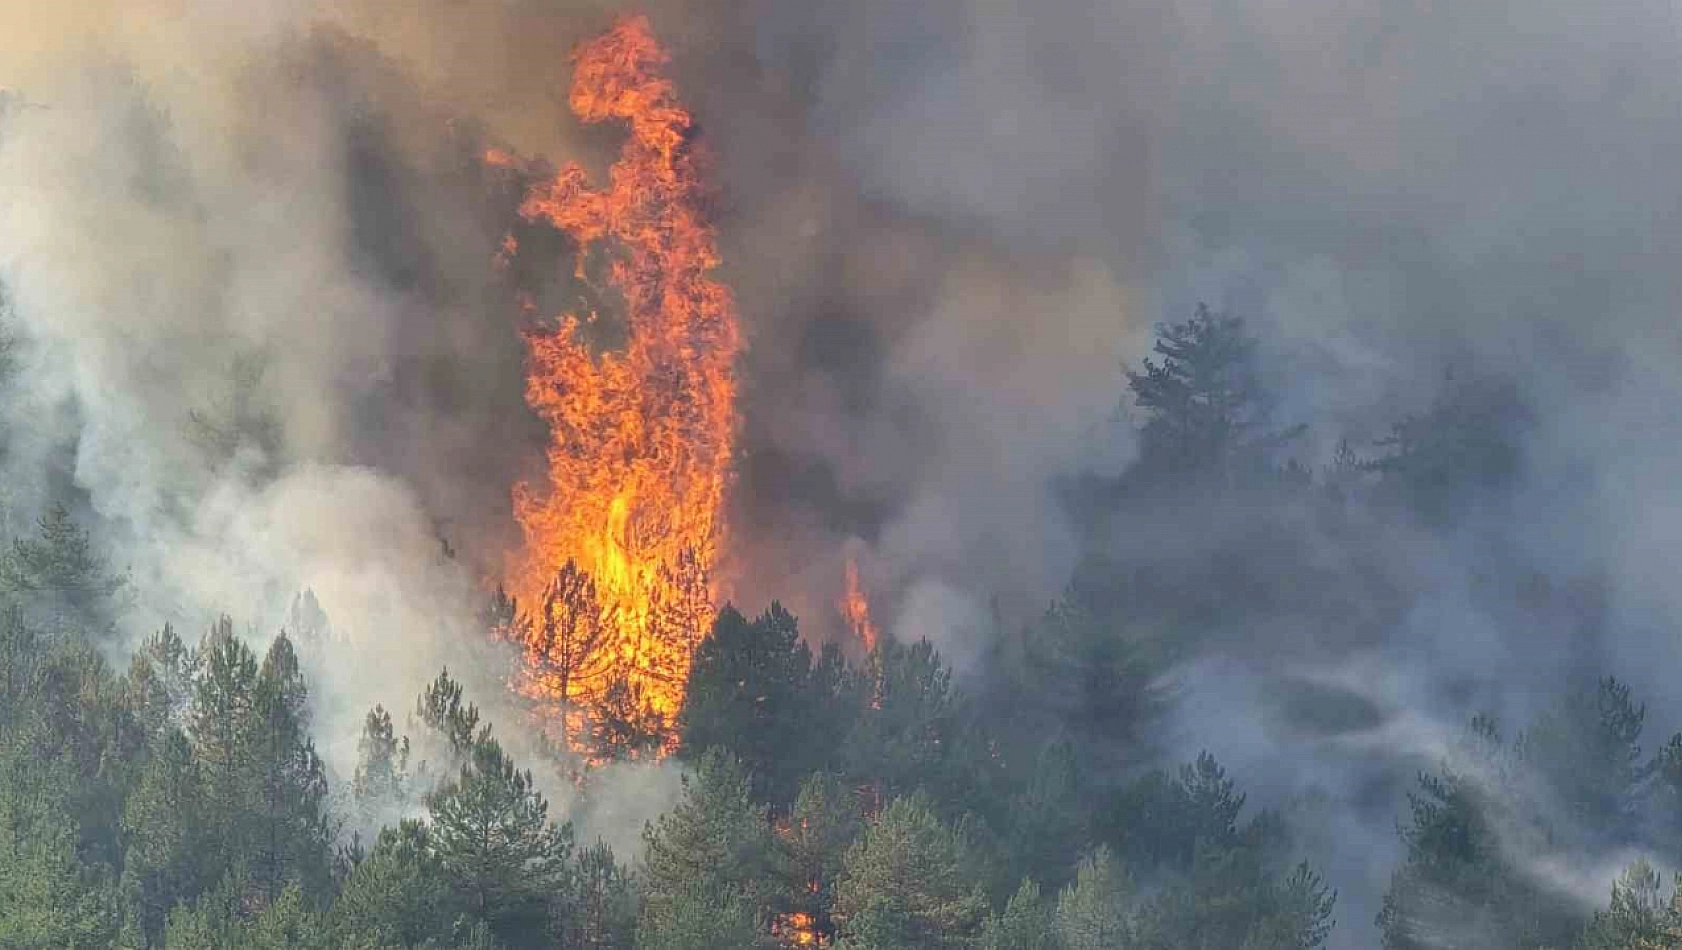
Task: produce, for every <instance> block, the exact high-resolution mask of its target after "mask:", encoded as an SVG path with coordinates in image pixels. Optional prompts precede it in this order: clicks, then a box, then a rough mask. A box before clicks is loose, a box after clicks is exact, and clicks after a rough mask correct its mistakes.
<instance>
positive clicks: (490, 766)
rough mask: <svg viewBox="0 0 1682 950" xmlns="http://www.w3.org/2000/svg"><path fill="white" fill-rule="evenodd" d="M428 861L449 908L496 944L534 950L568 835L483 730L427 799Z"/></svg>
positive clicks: (557, 886) (561, 879)
mask: <svg viewBox="0 0 1682 950" xmlns="http://www.w3.org/2000/svg"><path fill="white" fill-rule="evenodd" d="M428 806H429V808H430V810H431V817H432V833H431V839H432V853H433V854H434V855H435V856H436V858H437V861H438V866H439V870H440V872H441V873H442V875H443V878H444V880H446V881H447V882H448V886H449V887H450V890H451V893H452V897H453V900H454V901H455V902H456V903H457V905H458V906H460V907H462V908H463V909H464V910H465V912H466V913H467V914H469V915H471V917H472V919H473V920H475V921H482V922H484V923H485V924H486V925H488V926H489V927H490V929H491V932H492V933H493V934H495V935H496V937H497V938H498V940H499V941H500V942H502V943H505V944H507V945H509V946H513V947H522V946H534V945H535V943H534V941H535V940H537V939H539V935H541V934H542V933H543V932H544V931H545V929H546V928H547V927H548V924H549V921H548V907H549V903H548V902H549V900H550V899H551V898H552V897H553V896H554V895H556V894H557V893H558V892H559V891H560V890H561V888H562V886H563V885H564V883H565V880H566V875H567V871H568V867H567V865H568V862H569V861H570V859H571V857H572V850H573V842H572V827H571V826H570V825H561V826H556V825H552V824H550V822H549V804H548V802H547V801H545V800H544V797H543V795H542V794H541V793H539V792H538V791H537V790H536V789H535V788H534V787H533V785H532V775H531V772H529V771H521V770H519V769H517V768H516V767H515V765H514V762H513V760H512V759H511V758H509V756H508V755H507V754H506V753H504V752H503V751H502V746H501V745H500V744H499V743H498V742H497V741H496V740H495V739H492V738H491V737H490V735H489V729H488V728H487V729H485V730H484V731H482V732H481V734H480V736H479V737H478V738H477V739H476V740H474V743H473V747H472V750H471V753H470V755H469V757H468V760H467V761H466V762H465V763H463V764H462V766H461V768H460V770H459V771H458V772H457V774H456V776H455V777H454V778H452V779H451V780H449V781H447V782H445V783H444V784H443V785H442V786H440V787H439V788H438V790H437V791H435V792H434V793H433V794H432V795H431V796H430V797H429V798H428Z"/></svg>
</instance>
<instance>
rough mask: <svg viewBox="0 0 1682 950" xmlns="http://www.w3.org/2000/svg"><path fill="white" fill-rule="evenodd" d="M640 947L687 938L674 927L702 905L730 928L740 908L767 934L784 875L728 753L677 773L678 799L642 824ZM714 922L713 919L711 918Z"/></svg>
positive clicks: (738, 920) (744, 775)
mask: <svg viewBox="0 0 1682 950" xmlns="http://www.w3.org/2000/svg"><path fill="white" fill-rule="evenodd" d="M639 876H640V878H641V882H642V889H643V907H642V915H641V917H640V919H639V921H638V924H637V944H638V946H639V947H650V946H663V947H678V946H691V945H693V944H689V943H684V942H683V941H686V940H688V939H690V938H689V937H688V936H686V935H685V934H684V933H682V932H680V931H674V930H673V929H671V928H673V927H678V926H680V925H683V926H687V925H688V924H684V922H685V921H689V920H690V917H691V915H692V913H695V912H699V911H698V909H700V908H707V907H710V908H713V909H714V911H715V912H718V913H722V912H723V911H724V910H728V911H729V913H728V914H725V916H724V917H722V918H709V919H711V920H713V924H715V925H716V926H717V927H720V928H724V930H727V931H729V932H732V933H734V932H736V931H735V930H734V929H732V928H736V927H737V926H738V925H739V924H740V923H741V920H742V918H743V914H746V915H747V917H746V919H747V920H748V921H749V922H750V923H751V925H752V932H753V933H754V934H756V935H759V937H758V938H757V939H761V940H763V939H765V938H766V937H767V936H768V934H769V922H770V919H771V917H772V915H773V914H774V913H775V911H776V910H778V909H779V908H778V907H777V906H776V904H777V900H776V899H777V896H778V892H779V890H780V888H779V883H778V882H780V881H781V880H783V879H785V875H784V873H783V869H782V868H781V867H780V862H779V861H778V855H777V850H776V843H775V841H774V840H773V838H772V834H771V828H770V825H769V823H768V822H767V821H766V815H765V810H764V809H763V808H762V807H760V806H759V805H757V804H755V803H754V800H753V795H752V791H751V786H750V784H749V779H748V775H747V773H746V772H745V771H744V770H743V768H742V766H741V764H740V763H739V762H737V761H736V759H735V758H734V757H732V756H730V755H728V754H727V753H724V752H720V751H717V750H715V751H712V752H708V753H706V754H705V755H703V756H702V758H701V761H700V763H699V764H698V765H697V766H696V769H695V772H694V774H693V775H686V776H685V777H684V780H683V793H682V798H681V799H680V801H679V802H678V804H677V806H676V807H674V808H673V809H672V810H671V811H669V812H667V813H666V814H664V815H661V816H660V817H659V819H657V820H656V821H655V822H654V823H653V824H651V825H649V827H648V828H646V829H645V830H644V831H643V860H642V868H641V873H640V875H639ZM709 926H713V925H709Z"/></svg>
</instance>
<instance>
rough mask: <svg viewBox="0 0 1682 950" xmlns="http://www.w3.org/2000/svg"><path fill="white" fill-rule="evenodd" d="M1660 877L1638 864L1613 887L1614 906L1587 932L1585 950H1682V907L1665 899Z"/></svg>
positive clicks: (1599, 914) (1674, 900)
mask: <svg viewBox="0 0 1682 950" xmlns="http://www.w3.org/2000/svg"><path fill="white" fill-rule="evenodd" d="M1662 883H1663V882H1662V879H1661V878H1660V876H1659V873H1658V872H1657V871H1655V870H1653V868H1652V866H1651V865H1649V864H1648V863H1647V862H1645V861H1637V862H1636V863H1635V864H1633V865H1631V866H1630V867H1629V868H1627V869H1625V871H1624V873H1623V874H1622V875H1621V876H1620V877H1619V878H1618V880H1617V881H1615V882H1613V884H1612V903H1611V906H1609V907H1608V908H1607V909H1606V910H1604V911H1597V912H1596V913H1595V915H1594V921H1593V922H1592V923H1590V924H1589V926H1588V928H1587V929H1586V930H1585V931H1584V932H1583V938H1582V941H1581V942H1580V946H1581V947H1582V950H1673V948H1676V947H1682V906H1679V902H1678V899H1677V897H1676V896H1675V895H1673V896H1672V897H1670V898H1668V899H1667V898H1666V897H1664V895H1663V893H1662V892H1661V889H1660V888H1661V885H1662Z"/></svg>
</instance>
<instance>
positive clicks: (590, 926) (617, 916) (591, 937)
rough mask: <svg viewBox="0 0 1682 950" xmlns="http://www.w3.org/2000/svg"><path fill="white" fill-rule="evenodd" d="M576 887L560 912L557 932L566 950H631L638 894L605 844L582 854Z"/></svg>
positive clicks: (576, 865)
mask: <svg viewBox="0 0 1682 950" xmlns="http://www.w3.org/2000/svg"><path fill="white" fill-rule="evenodd" d="M571 874H572V885H571V887H570V888H568V890H567V893H566V899H565V900H564V901H562V902H561V903H560V904H559V906H558V908H557V911H556V921H555V926H554V928H553V929H554V931H555V934H556V936H557V937H558V938H559V943H560V945H561V946H563V947H567V948H569V950H572V948H576V950H631V948H632V947H633V945H634V941H635V937H636V928H637V893H636V885H635V881H634V880H633V879H632V877H631V875H630V873H629V872H628V871H627V870H626V869H625V868H623V867H621V866H620V864H619V862H618V861H616V860H615V859H614V857H613V851H612V850H611V849H610V848H608V846H607V845H606V844H604V843H602V842H599V841H598V842H596V843H595V844H594V845H592V846H590V847H588V848H584V849H583V850H581V851H579V852H578V856H577V860H576V861H575V862H574V864H573V869H572V872H571Z"/></svg>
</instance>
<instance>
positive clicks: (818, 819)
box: [782, 772, 864, 939]
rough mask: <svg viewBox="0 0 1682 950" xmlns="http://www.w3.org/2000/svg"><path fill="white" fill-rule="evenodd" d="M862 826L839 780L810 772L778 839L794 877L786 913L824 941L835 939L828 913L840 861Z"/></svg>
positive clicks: (853, 799)
mask: <svg viewBox="0 0 1682 950" xmlns="http://www.w3.org/2000/svg"><path fill="white" fill-rule="evenodd" d="M863 827H864V822H863V820H862V816H861V815H860V814H859V803H858V796H857V795H856V794H855V793H854V792H853V790H852V789H850V788H848V787H847V786H846V785H845V784H844V783H843V782H842V781H841V779H840V777H839V776H836V775H832V774H829V773H826V772H814V773H813V774H812V775H811V776H809V777H808V778H807V779H806V782H805V784H803V785H801V787H800V794H799V795H798V796H797V797H796V798H795V800H794V808H793V810H792V811H791V812H790V813H789V816H788V820H787V822H786V823H785V825H784V828H785V830H784V831H783V834H782V839H783V844H784V847H785V848H787V850H788V856H789V865H790V870H791V871H792V872H793V875H794V877H793V882H792V883H793V887H792V888H791V891H792V898H791V900H790V905H789V906H790V911H789V912H790V913H791V914H803V915H805V917H806V919H807V920H809V921H811V928H812V932H813V933H815V934H818V935H820V936H822V937H824V938H825V939H827V938H829V937H830V936H832V935H833V933H834V929H835V928H834V923H833V921H832V920H831V918H830V913H831V911H832V910H833V908H834V906H835V885H836V881H837V879H838V878H839V877H840V875H841V860H842V858H843V857H844V856H845V855H846V853H847V849H848V848H849V847H851V846H852V843H853V841H854V840H855V839H857V838H858V835H859V832H860V831H861V830H862V829H863Z"/></svg>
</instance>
